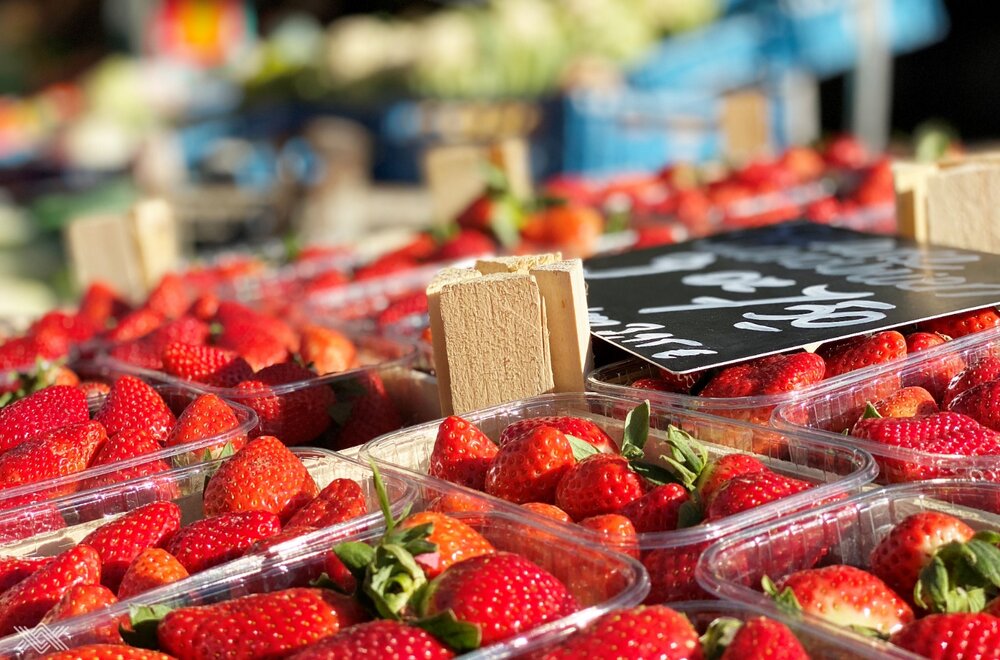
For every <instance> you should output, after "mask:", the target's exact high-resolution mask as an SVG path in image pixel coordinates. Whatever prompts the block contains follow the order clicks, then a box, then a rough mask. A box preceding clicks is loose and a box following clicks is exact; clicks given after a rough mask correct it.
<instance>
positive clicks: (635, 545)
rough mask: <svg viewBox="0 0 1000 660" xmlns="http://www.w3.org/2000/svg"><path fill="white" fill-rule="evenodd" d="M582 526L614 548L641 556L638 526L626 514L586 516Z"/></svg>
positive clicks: (581, 522)
mask: <svg viewBox="0 0 1000 660" xmlns="http://www.w3.org/2000/svg"><path fill="white" fill-rule="evenodd" d="M678 488H680V486H678ZM681 490H683V489H681ZM580 526H581V527H585V528H586V529H590V530H593V531H595V532H597V533H598V534H600V535H601V536H602V537H604V539H605V543H606V544H607V546H608V547H609V548H611V549H612V550H615V551H617V552H622V553H625V554H628V555H631V556H633V557H635V558H636V559H638V558H639V540H638V537H637V536H636V527H635V525H633V524H632V521H631V520H629V519H628V518H626V517H625V516H621V515H618V514H617V513H606V514H604V515H603V516H593V517H591V518H584V519H583V520H581V521H580Z"/></svg>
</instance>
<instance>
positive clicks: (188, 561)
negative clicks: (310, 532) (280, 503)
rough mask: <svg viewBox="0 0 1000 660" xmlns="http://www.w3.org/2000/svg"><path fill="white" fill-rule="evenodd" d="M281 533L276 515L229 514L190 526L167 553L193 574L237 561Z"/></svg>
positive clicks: (172, 541) (168, 546)
mask: <svg viewBox="0 0 1000 660" xmlns="http://www.w3.org/2000/svg"><path fill="white" fill-rule="evenodd" d="M209 483H211V482H209ZM280 531H281V520H280V519H279V518H278V516H276V515H274V514H273V513H269V512H267V511H241V512H239V513H226V514H223V515H219V516H215V517H213V518H205V519H203V520H199V521H197V522H193V523H191V524H190V525H187V526H186V527H184V528H182V529H181V530H180V531H178V532H177V533H176V534H174V536H173V538H171V539H170V541H168V542H167V544H166V546H164V549H165V550H166V551H167V552H169V553H170V554H172V555H173V556H174V557H176V558H177V561H179V562H180V563H181V565H182V566H184V568H185V569H186V570H187V572H188V573H192V574H193V573H198V572H199V571H203V570H205V569H206V568H211V567H212V566H217V565H218V564H221V563H223V562H227V561H229V560H231V559H236V558H237V557H240V556H241V555H243V553H245V552H246V551H247V550H248V549H249V548H250V546H252V545H253V544H254V543H256V542H257V541H260V540H261V539H265V538H268V537H269V536H274V535H275V534H277V533H278V532H280Z"/></svg>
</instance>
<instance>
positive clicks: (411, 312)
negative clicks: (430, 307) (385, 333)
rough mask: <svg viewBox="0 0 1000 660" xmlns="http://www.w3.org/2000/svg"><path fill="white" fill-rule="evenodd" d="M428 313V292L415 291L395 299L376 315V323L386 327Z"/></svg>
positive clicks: (380, 326)
mask: <svg viewBox="0 0 1000 660" xmlns="http://www.w3.org/2000/svg"><path fill="white" fill-rule="evenodd" d="M423 314H427V293H426V292H424V291H415V292H414V293H410V294H406V295H404V296H401V297H399V298H397V299H395V300H393V301H392V302H391V303H389V305H388V306H387V307H386V308H385V309H383V310H382V311H381V312H379V313H378V314H377V315H376V316H375V325H376V326H378V327H379V328H386V327H389V326H391V325H393V324H396V323H399V322H400V321H403V320H405V319H408V318H410V317H413V316H419V315H423Z"/></svg>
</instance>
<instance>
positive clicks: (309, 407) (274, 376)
mask: <svg viewBox="0 0 1000 660" xmlns="http://www.w3.org/2000/svg"><path fill="white" fill-rule="evenodd" d="M313 379H315V374H313V373H312V372H311V371H309V370H308V369H306V368H305V367H300V366H299V365H297V364H293V363H291V362H286V363H283V364H276V365H273V366H270V367H267V368H266V369H262V370H261V371H259V372H258V373H257V374H256V375H254V376H253V377H252V378H250V379H247V380H245V381H243V382H242V383H240V384H239V385H237V387H236V392H235V393H234V394H235V398H237V400H238V401H239V402H240V403H242V404H244V405H246V406H249V407H251V408H253V409H254V411H255V412H256V413H257V417H258V418H259V419H260V424H259V425H258V427H257V429H258V430H257V431H256V433H257V435H273V436H277V437H279V438H281V441H282V442H284V443H285V444H286V445H301V444H305V443H307V442H310V441H312V440H315V439H316V438H318V437H319V436H320V435H322V434H323V433H324V432H325V431H326V430H327V429H328V428H329V427H330V423H331V421H332V420H331V419H330V415H329V409H330V407H331V406H332V405H333V404H334V402H335V401H336V397H335V396H334V394H333V390H331V389H330V388H329V387H328V386H326V385H307V384H306V383H305V381H309V380H313ZM293 383H294V384H295V385H292V384H293Z"/></svg>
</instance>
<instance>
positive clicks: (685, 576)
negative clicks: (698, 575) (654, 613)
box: [642, 541, 711, 603]
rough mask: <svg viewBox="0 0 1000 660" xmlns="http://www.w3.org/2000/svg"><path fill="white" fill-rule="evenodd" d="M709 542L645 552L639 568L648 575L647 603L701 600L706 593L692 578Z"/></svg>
mask: <svg viewBox="0 0 1000 660" xmlns="http://www.w3.org/2000/svg"><path fill="white" fill-rule="evenodd" d="M709 545H711V542H710V541H706V542H702V543H693V544H690V545H682V546H674V547H667V548H655V549H653V550H649V551H647V552H644V553H643V555H642V565H643V566H645V567H646V571H647V572H648V573H649V582H650V590H649V595H648V596H647V597H646V600H645V602H646V603H663V602H672V601H680V600H700V599H703V598H705V592H704V591H702V590H701V588H700V587H699V586H698V583H697V581H696V580H695V577H694V572H695V567H696V566H697V565H698V558H699V557H700V556H701V554H702V553H703V552H704V551H705V549H706V548H708V546H709Z"/></svg>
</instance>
